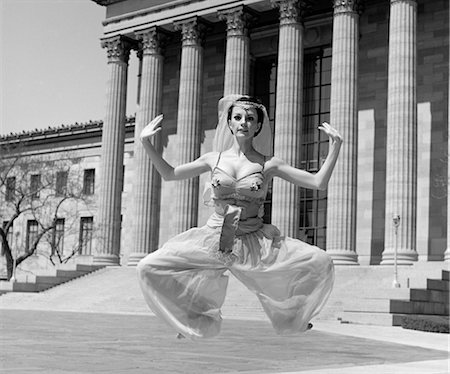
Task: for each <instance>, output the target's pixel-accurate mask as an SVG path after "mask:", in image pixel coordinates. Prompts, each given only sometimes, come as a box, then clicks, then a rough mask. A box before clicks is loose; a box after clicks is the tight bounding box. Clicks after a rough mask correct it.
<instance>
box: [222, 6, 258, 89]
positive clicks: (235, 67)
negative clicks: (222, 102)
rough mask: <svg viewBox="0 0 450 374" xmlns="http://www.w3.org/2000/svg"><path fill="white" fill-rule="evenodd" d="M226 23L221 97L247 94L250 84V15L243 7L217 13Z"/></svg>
mask: <svg viewBox="0 0 450 374" xmlns="http://www.w3.org/2000/svg"><path fill="white" fill-rule="evenodd" d="M219 18H220V19H223V20H226V22H227V49H226V55H225V76H224V77H225V80H224V90H223V95H224V96H226V95H229V94H236V93H237V94H248V93H249V82H250V38H249V36H248V23H249V21H250V15H249V13H247V12H246V10H245V8H244V7H243V6H239V7H236V8H232V9H227V10H223V11H220V12H219Z"/></svg>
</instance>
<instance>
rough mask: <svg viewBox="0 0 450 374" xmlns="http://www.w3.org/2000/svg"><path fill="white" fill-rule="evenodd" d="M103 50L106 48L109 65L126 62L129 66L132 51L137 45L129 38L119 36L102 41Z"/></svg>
mask: <svg viewBox="0 0 450 374" xmlns="http://www.w3.org/2000/svg"><path fill="white" fill-rule="evenodd" d="M101 45H102V48H106V53H107V56H108V63H110V62H125V63H126V64H128V60H129V58H130V51H131V50H132V49H135V48H136V43H135V42H134V41H133V40H132V39H129V38H126V37H124V36H121V35H118V36H114V37H112V38H108V39H103V40H102V41H101Z"/></svg>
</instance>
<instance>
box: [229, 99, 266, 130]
mask: <svg viewBox="0 0 450 374" xmlns="http://www.w3.org/2000/svg"><path fill="white" fill-rule="evenodd" d="M228 126H230V130H231V131H232V132H233V134H234V135H235V136H238V137H248V138H253V137H254V136H255V133H256V132H258V130H259V128H260V126H261V124H260V123H258V114H257V112H256V109H254V108H252V107H242V106H237V105H236V106H234V107H233V110H232V112H231V119H230V121H229V122H228Z"/></svg>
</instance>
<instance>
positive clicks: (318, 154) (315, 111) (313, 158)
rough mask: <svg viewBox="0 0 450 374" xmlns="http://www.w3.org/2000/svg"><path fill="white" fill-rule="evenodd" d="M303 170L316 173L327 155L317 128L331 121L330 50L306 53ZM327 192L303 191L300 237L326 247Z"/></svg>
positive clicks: (313, 50) (326, 147) (324, 49)
mask: <svg viewBox="0 0 450 374" xmlns="http://www.w3.org/2000/svg"><path fill="white" fill-rule="evenodd" d="M303 82H304V83H303V130H302V157H301V168H302V169H304V170H307V171H310V172H312V173H315V172H317V171H318V170H319V169H320V167H321V166H322V163H323V162H324V160H325V158H326V156H327V154H328V137H327V136H326V135H325V134H324V133H323V132H321V131H318V130H317V126H318V125H319V124H320V123H322V122H324V121H329V120H330V93H331V48H329V47H323V48H315V49H311V50H306V51H305V58H304V79H303ZM326 221H327V192H326V191H313V190H308V189H304V188H301V189H300V238H301V239H302V240H305V241H306V242H308V243H311V244H314V245H317V246H318V247H320V248H325V246H326Z"/></svg>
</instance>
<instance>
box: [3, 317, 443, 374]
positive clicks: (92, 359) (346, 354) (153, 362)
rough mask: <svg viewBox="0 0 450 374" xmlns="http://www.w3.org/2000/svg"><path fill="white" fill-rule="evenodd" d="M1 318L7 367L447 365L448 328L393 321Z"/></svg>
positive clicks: (361, 369) (284, 369)
mask: <svg viewBox="0 0 450 374" xmlns="http://www.w3.org/2000/svg"><path fill="white" fill-rule="evenodd" d="M0 321H1V322H0V323H1V325H0V327H1V335H0V341H1V345H2V346H1V364H0V365H1V366H0V367H1V370H0V371H1V372H4V373H42V374H44V373H46V374H47V373H48V374H53V373H62V374H65V373H71V374H72V373H130V374H134V373H195V374H202V373H252V374H256V373H262V374H263V373H278V374H281V373H302V374H308V373H316V374H318V373H324V374H356V373H364V374H366V373H369V374H370V373H373V374H375V373H377V374H387V373H392V374H403V373H417V374H419V373H420V374H445V373H448V352H447V351H446V349H447V347H448V335H444V334H433V333H424V332H416V331H410V330H404V329H401V328H393V327H381V326H380V327H375V326H362V325H340V324H338V323H337V322H325V321H316V322H315V325H314V328H313V330H311V331H308V332H307V333H305V334H302V335H296V336H288V337H280V336H277V335H275V334H274V332H273V330H272V328H271V326H270V325H269V323H267V322H265V321H254V320H239V319H229V320H224V322H223V327H222V333H221V334H220V335H219V336H218V337H216V338H214V339H210V340H202V341H190V340H187V339H176V336H175V335H176V334H174V333H173V332H172V331H171V330H170V329H169V328H168V327H166V326H165V325H164V324H162V323H160V321H159V320H158V319H156V318H155V317H154V316H152V315H142V314H115V313H83V312H63V311H51V310H9V309H2V310H0Z"/></svg>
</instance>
